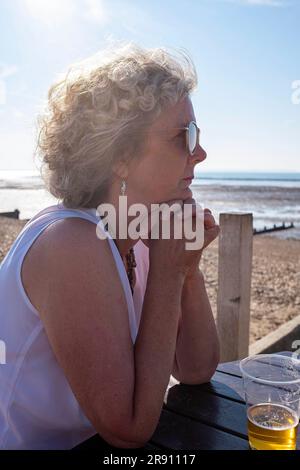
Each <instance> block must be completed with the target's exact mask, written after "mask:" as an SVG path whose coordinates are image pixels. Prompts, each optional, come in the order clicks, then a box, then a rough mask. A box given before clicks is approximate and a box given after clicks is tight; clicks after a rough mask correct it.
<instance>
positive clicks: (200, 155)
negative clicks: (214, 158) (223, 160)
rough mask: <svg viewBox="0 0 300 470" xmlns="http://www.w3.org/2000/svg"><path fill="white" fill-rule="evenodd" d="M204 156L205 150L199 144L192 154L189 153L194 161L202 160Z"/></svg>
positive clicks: (205, 155)
mask: <svg viewBox="0 0 300 470" xmlns="http://www.w3.org/2000/svg"><path fill="white" fill-rule="evenodd" d="M206 157H207V153H206V152H205V150H204V148H203V147H201V145H197V147H196V151H195V153H194V155H191V158H192V159H193V160H194V161H195V163H200V162H203V160H205V159H206Z"/></svg>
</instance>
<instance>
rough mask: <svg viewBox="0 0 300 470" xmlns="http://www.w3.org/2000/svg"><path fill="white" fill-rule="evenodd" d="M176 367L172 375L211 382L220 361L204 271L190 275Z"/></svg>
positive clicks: (182, 379)
mask: <svg viewBox="0 0 300 470" xmlns="http://www.w3.org/2000/svg"><path fill="white" fill-rule="evenodd" d="M181 308H182V315H181V317H180V324H179V331H178V340H177V345H176V366H177V370H176V368H174V371H173V373H172V375H173V376H174V377H175V378H176V379H177V380H179V381H180V382H183V383H187V384H197V383H203V382H209V380H210V379H211V377H212V375H213V374H214V372H215V370H216V367H217V365H218V363H219V357H220V350H219V339H218V334H217V330H216V326H215V321H214V318H213V314H212V310H211V306H210V302H209V299H208V296H207V292H206V288H205V280H204V276H203V273H202V272H201V271H200V270H196V271H195V272H193V274H192V275H190V276H188V277H186V280H185V283H184V287H183V291H182V300H181Z"/></svg>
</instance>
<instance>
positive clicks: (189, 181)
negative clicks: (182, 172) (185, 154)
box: [183, 178, 193, 183]
mask: <svg viewBox="0 0 300 470" xmlns="http://www.w3.org/2000/svg"><path fill="white" fill-rule="evenodd" d="M183 180H184V181H187V182H188V183H191V182H192V181H193V178H183Z"/></svg>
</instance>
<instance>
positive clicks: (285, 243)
mask: <svg viewBox="0 0 300 470" xmlns="http://www.w3.org/2000/svg"><path fill="white" fill-rule="evenodd" d="M25 223H26V221H24V220H15V219H9V218H6V217H0V262H1V261H2V259H3V258H4V256H5V254H6V253H7V251H8V250H9V248H10V246H11V244H12V243H13V241H14V239H15V238H16V236H17V235H18V233H19V232H20V231H21V230H22V228H23V226H24V225H25ZM299 258H300V241H299V240H281V239H278V238H275V237H271V236H264V235H257V236H255V237H254V240H253V272H252V293H251V324H250V343H253V342H254V341H256V340H258V339H260V338H262V337H263V336H265V335H266V334H268V333H270V332H272V331H274V330H275V329H276V328H277V327H278V326H280V325H282V324H283V323H285V322H286V321H288V320H291V319H292V318H294V317H295V316H296V315H299V313H300V269H299V264H300V262H299ZM201 269H202V270H203V272H204V274H205V279H206V286H207V291H208V295H209V298H210V301H211V305H212V309H213V312H214V315H216V299H217V272H218V241H217V240H216V241H215V242H214V243H212V244H211V245H210V246H209V247H208V248H207V249H206V250H205V252H204V255H203V258H202V260H201Z"/></svg>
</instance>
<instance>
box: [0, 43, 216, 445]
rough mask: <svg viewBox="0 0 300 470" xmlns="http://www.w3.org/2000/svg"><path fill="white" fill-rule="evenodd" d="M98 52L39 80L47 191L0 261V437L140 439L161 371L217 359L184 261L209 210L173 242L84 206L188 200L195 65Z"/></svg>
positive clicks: (195, 374)
mask: <svg viewBox="0 0 300 470" xmlns="http://www.w3.org/2000/svg"><path fill="white" fill-rule="evenodd" d="M104 52H105V51H103V53H101V54H96V55H95V56H93V57H92V60H91V59H90V60H87V61H84V62H82V63H79V64H77V65H76V66H74V67H72V68H71V69H69V71H68V73H67V74H66V75H65V76H64V77H63V78H62V79H61V80H59V81H58V82H57V83H55V84H53V85H52V87H51V88H50V90H49V94H48V103H47V108H46V111H45V112H44V113H42V114H41V116H40V119H39V126H40V129H39V138H38V150H39V154H40V155H41V156H42V160H43V165H42V176H43V178H44V180H45V183H46V185H47V188H48V189H49V191H50V192H51V194H53V195H54V196H55V197H56V198H57V199H58V200H60V201H61V202H60V201H58V204H57V205H53V206H50V207H47V208H45V209H44V210H43V211H41V212H39V213H38V214H36V215H35V217H33V218H32V219H31V220H30V221H29V222H28V223H27V224H26V225H25V227H24V228H23V230H22V232H21V233H20V234H19V236H18V237H17V239H16V241H15V242H14V244H13V245H12V247H11V249H10V251H9V252H8V254H7V255H6V257H5V259H4V260H3V263H2V266H1V270H0V302H1V307H2V309H1V312H0V324H1V339H2V340H4V341H5V344H6V364H4V365H1V366H0V448H2V449H69V448H72V447H74V446H75V445H77V444H79V443H80V442H82V441H84V440H86V439H87V438H89V437H91V436H93V435H94V434H96V433H99V435H100V436H101V437H102V438H103V439H104V440H105V441H106V442H107V443H108V444H109V445H111V446H114V447H120V448H136V447H143V446H144V445H145V443H146V442H147V441H148V440H149V439H150V438H151V436H152V434H153V433H154V431H155V428H156V426H157V424H158V421H159V417H160V413H161V410H162V406H163V400H164V395H165V391H166V389H167V386H168V383H169V379H170V375H171V374H172V375H173V376H174V377H175V378H176V379H177V380H179V381H181V382H184V383H187V384H196V383H197V384H198V383H202V382H207V381H209V380H210V378H211V376H212V375H213V373H214V371H215V369H216V366H217V363H218V361H219V343H218V336H217V332H216V327H215V323H214V319H213V315H212V311H211V307H210V303H209V300H208V296H207V293H206V288H205V280H204V276H203V273H202V271H201V267H200V266H199V262H200V260H201V255H202V252H203V249H205V247H206V246H207V245H208V244H209V243H211V242H212V241H213V240H214V239H215V238H216V237H217V236H218V234H219V226H218V225H217V224H216V223H215V220H214V217H213V216H212V214H211V212H210V211H209V210H208V209H207V210H205V218H204V228H205V230H204V244H203V245H202V247H201V248H199V249H197V250H187V249H186V248H185V242H186V239H185V238H184V237H182V238H181V239H176V238H175V237H174V236H170V238H169V239H163V238H162V237H161V236H160V237H157V238H156V239H155V238H154V237H153V238H152V237H151V236H149V237H148V239H142V238H141V237H140V239H133V238H131V237H121V236H118V231H117V234H116V237H114V238H113V237H112V236H111V235H110V231H109V228H108V226H107V225H104V222H103V220H102V219H100V218H99V212H98V211H97V208H98V206H99V205H100V204H101V203H104V202H105V203H110V204H112V205H113V207H115V208H116V213H117V214H118V212H119V210H120V207H119V201H120V199H119V196H120V195H123V196H124V195H125V196H127V200H128V207H130V205H132V204H134V203H141V204H143V205H144V206H145V207H146V208H147V209H149V211H150V207H151V205H152V204H154V203H155V204H160V203H162V202H166V203H167V204H170V201H180V202H181V204H182V207H183V206H184V205H185V204H192V205H193V206H194V205H195V201H194V200H193V199H192V192H191V189H190V187H189V186H190V183H191V178H192V177H193V174H194V167H195V165H196V164H197V163H199V162H202V161H203V160H204V159H205V158H206V152H205V151H204V150H203V148H202V147H201V146H200V144H199V129H198V127H197V126H196V123H195V121H196V119H195V115H194V110H193V105H192V102H191V98H190V93H191V92H192V91H193V89H194V88H195V86H196V84H197V76H196V72H195V68H194V66H193V64H192V61H190V60H189V59H188V57H187V56H185V55H184V60H183V61H182V63H181V61H180V57H178V58H175V57H174V56H173V55H171V54H170V53H168V52H167V51H166V50H165V49H164V48H156V49H144V48H141V47H139V46H137V45H135V44H132V43H129V44H125V46H124V45H123V46H121V47H119V46H118V47H117V48H116V49H115V50H113V49H112V48H108V49H107V51H106V53H104ZM149 214H150V212H149ZM192 217H193V220H195V211H194V212H193V216H192ZM129 220H130V218H129ZM129 220H128V223H129ZM171 220H172V223H173V224H174V217H173V218H172V217H171ZM99 230H100V231H102V234H107V237H106V238H105V237H102V238H101V237H99V236H98V234H99ZM150 232H151V229H149V235H150Z"/></svg>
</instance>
